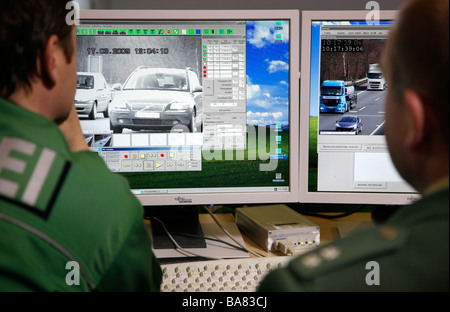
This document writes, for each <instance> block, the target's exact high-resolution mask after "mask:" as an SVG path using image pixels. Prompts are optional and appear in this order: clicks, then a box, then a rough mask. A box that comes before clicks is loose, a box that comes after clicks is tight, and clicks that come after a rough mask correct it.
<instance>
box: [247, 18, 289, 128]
mask: <svg viewBox="0 0 450 312" xmlns="http://www.w3.org/2000/svg"><path fill="white" fill-rule="evenodd" d="M289 83H290V82H289V22H288V21H250V22H248V23H247V123H248V124H250V125H271V124H276V123H281V124H282V125H283V126H288V125H289Z"/></svg>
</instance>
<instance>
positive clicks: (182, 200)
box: [174, 196, 192, 204]
mask: <svg viewBox="0 0 450 312" xmlns="http://www.w3.org/2000/svg"><path fill="white" fill-rule="evenodd" d="M174 199H175V200H176V201H177V202H178V203H180V204H192V199H191V198H185V197H181V196H178V197H175V198H174Z"/></svg>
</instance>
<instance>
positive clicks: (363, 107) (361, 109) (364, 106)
mask: <svg viewBox="0 0 450 312" xmlns="http://www.w3.org/2000/svg"><path fill="white" fill-rule="evenodd" d="M366 107H367V106H364V107H362V108H361V109H360V110H359V112H360V111H362V110H364V109H366Z"/></svg>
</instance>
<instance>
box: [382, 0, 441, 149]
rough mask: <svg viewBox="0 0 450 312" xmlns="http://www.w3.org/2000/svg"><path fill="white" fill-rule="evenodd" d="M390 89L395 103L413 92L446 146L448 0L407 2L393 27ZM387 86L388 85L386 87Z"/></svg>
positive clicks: (412, 0) (414, 0)
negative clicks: (435, 121)
mask: <svg viewBox="0 0 450 312" xmlns="http://www.w3.org/2000/svg"><path fill="white" fill-rule="evenodd" d="M390 64H391V73H392V81H394V82H395V84H393V85H392V88H395V89H394V90H391V91H393V94H394V96H395V97H396V100H397V101H398V102H401V101H402V97H403V93H404V91H405V90H407V89H413V90H415V91H416V92H417V93H418V94H419V95H420V97H421V98H422V100H423V101H424V102H425V103H426V104H427V106H428V108H429V109H430V110H431V111H432V112H433V114H434V115H435V116H436V117H437V119H438V120H439V125H438V126H439V127H440V129H441V130H442V131H441V133H442V136H443V137H442V138H443V140H442V141H443V142H446V144H447V145H448V143H449V122H448V118H449V95H448V94H449V1H448V0H411V1H408V2H407V3H406V5H405V6H404V7H403V9H402V11H401V14H400V18H399V20H398V22H397V25H396V36H395V40H394V41H393V46H392V50H391V55H390ZM390 87H391V86H390Z"/></svg>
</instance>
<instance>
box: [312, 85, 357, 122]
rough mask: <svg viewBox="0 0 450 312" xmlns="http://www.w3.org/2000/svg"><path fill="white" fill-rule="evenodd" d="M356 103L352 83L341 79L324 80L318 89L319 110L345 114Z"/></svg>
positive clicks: (355, 94)
mask: <svg viewBox="0 0 450 312" xmlns="http://www.w3.org/2000/svg"><path fill="white" fill-rule="evenodd" d="M357 103H358V95H357V93H356V92H355V87H354V86H353V84H352V83H349V82H345V81H343V80H325V81H324V82H323V83H322V88H321V90H320V112H321V113H340V114H345V113H346V112H348V111H350V109H352V108H354V107H355V106H356V104H357Z"/></svg>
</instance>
